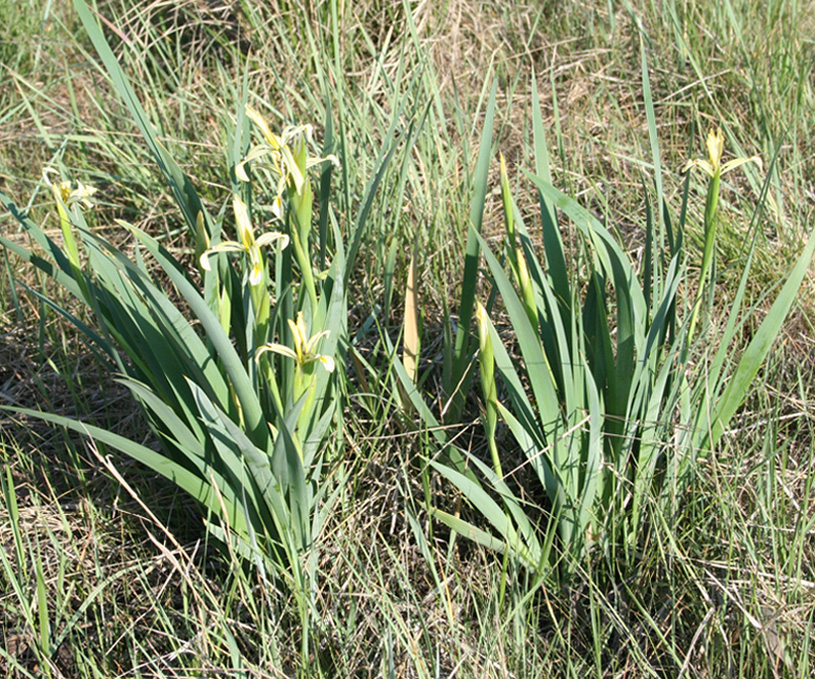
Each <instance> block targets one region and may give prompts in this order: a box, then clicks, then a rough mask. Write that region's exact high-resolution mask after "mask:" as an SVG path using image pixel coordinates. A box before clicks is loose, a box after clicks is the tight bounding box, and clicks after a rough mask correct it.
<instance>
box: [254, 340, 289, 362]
mask: <svg viewBox="0 0 815 679" xmlns="http://www.w3.org/2000/svg"><path fill="white" fill-rule="evenodd" d="M267 351H271V352H273V353H275V354H280V355H282V356H286V357H288V358H293V359H294V360H295V361H296V360H297V354H296V353H294V351H293V350H292V349H291V348H290V347H287V346H286V345H285V344H277V343H276V342H274V343H271V344H264V345H262V346H260V347H258V348H257V350H256V351H255V360H257V359H258V358H259V357H260V356H261V355H262V354H263V353H265V352H267Z"/></svg>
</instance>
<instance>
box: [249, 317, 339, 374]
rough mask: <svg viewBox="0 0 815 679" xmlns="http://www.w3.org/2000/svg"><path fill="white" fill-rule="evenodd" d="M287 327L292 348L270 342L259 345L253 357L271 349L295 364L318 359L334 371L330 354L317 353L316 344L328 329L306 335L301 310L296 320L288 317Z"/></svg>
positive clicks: (329, 370) (328, 369)
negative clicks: (310, 335) (292, 343)
mask: <svg viewBox="0 0 815 679" xmlns="http://www.w3.org/2000/svg"><path fill="white" fill-rule="evenodd" d="M289 328H290V329H291V334H292V337H293V339H294V349H292V348H291V347H287V346H286V345H284V344H278V343H276V342H275V343H272V344H264V345H263V346H262V347H259V348H258V350H257V351H256V352H255V358H258V357H259V356H260V355H261V354H263V353H264V352H266V351H273V352H275V353H277V354H281V355H283V356H288V357H289V358H293V359H294V360H295V361H297V365H298V366H300V367H304V366H306V365H308V364H309V363H313V362H315V361H319V362H320V363H322V364H323V367H324V368H325V369H326V370H327V371H328V372H334V359H333V358H332V357H331V356H326V355H325V354H318V353H317V345H318V344H319V343H320V340H322V339H323V337H327V336H328V335H329V333H330V331H329V330H323V331H322V332H318V333H317V334H316V335H313V336H312V337H309V336H308V328H307V327H306V320H305V318H304V317H303V312H302V311H300V312H298V314H297V321H296V322H295V321H292V320H291V319H289Z"/></svg>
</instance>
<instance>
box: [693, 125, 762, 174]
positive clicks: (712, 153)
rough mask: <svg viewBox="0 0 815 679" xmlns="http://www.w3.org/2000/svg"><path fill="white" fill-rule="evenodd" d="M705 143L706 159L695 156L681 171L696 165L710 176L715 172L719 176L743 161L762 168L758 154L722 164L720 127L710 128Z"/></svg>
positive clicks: (721, 134) (722, 133) (722, 148)
mask: <svg viewBox="0 0 815 679" xmlns="http://www.w3.org/2000/svg"><path fill="white" fill-rule="evenodd" d="M705 145H706V146H707V155H708V159H707V160H702V159H700V158H697V159H695V160H689V161H688V162H687V163H685V166H684V167H683V168H682V172H687V171H688V170H690V169H691V168H693V167H698V168H699V169H701V170H703V171H704V172H705V173H706V174H707V175H708V176H709V177H711V178H712V177H715V176H716V174H718V175H719V176H721V175H723V174H727V173H728V172H730V170H735V169H736V168H737V167H740V166H741V165H744V164H745V163H755V164H756V165H758V167H759V168H762V164H761V158H759V157H758V156H750V157H749V158H734V159H733V160H728V161H727V162H726V163H725V164H724V165H722V154H723V153H724V132H722V130H721V128H719V127H717V128H716V129H715V130H714V129H713V128H711V129H710V131H709V132H708V135H707V140H706V142H705Z"/></svg>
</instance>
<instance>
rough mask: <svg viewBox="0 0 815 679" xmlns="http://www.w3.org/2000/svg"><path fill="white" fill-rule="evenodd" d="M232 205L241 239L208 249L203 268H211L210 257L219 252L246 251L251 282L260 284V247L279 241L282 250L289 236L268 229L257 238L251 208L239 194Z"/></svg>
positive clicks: (261, 274) (261, 263)
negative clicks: (251, 217) (249, 208)
mask: <svg viewBox="0 0 815 679" xmlns="http://www.w3.org/2000/svg"><path fill="white" fill-rule="evenodd" d="M232 207H233V209H234V211H235V224H236V225H237V229H238V238H239V239H240V240H239V241H234V240H228V241H223V242H221V243H219V244H218V245H216V246H215V247H213V248H210V249H208V250H206V251H205V252H204V253H203V254H202V255H201V258H200V262H201V268H202V269H204V271H209V270H210V264H209V258H210V256H211V255H214V254H217V253H219V252H244V253H246V254H247V255H248V257H249V266H250V269H249V283H250V284H251V285H258V284H259V283H260V282H261V281H262V280H263V259H262V258H261V254H260V248H261V246H264V245H271V244H273V243H277V245H278V247H279V248H280V249H281V250H282V249H284V248H285V247H286V246H287V245H288V244H289V237H288V236H287V235H286V234H283V233H278V232H277V231H267V232H266V233H263V234H261V235H260V236H258V237H257V238H255V232H254V229H253V228H252V221H251V219H250V218H249V210H248V209H247V207H246V203H244V202H243V201H242V200H241V199H240V197H239V196H237V195H234V196H233V197H232Z"/></svg>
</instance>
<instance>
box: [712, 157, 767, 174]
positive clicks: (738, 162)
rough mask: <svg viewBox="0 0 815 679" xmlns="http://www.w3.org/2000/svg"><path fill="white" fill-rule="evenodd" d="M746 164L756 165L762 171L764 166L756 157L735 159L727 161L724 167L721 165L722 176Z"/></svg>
mask: <svg viewBox="0 0 815 679" xmlns="http://www.w3.org/2000/svg"><path fill="white" fill-rule="evenodd" d="M746 163H755V164H756V165H758V168H759V169H760V170H763V169H764V164H763V163H762V162H761V158H759V157H758V156H750V157H749V158H735V159H734V160H728V161H727V162H726V163H725V164H724V165H722V174H725V173H726V172H730V170H735V169H736V168H737V167H740V166H742V165H745V164H746Z"/></svg>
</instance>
